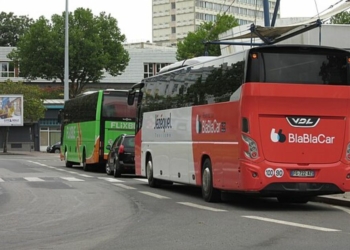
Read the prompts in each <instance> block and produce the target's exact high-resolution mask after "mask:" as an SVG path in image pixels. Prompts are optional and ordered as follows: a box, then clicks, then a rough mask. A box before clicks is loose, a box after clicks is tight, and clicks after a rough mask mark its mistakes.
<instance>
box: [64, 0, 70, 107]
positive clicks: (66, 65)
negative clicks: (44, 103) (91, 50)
mask: <svg viewBox="0 0 350 250" xmlns="http://www.w3.org/2000/svg"><path fill="white" fill-rule="evenodd" d="M68 17H69V13H68V0H66V18H65V23H66V25H65V26H66V28H65V37H64V39H65V42H64V43H65V45H64V100H65V101H67V100H68V99H69V55H68V49H69V45H68V44H69V43H68V41H69V37H68V34H69V32H68Z"/></svg>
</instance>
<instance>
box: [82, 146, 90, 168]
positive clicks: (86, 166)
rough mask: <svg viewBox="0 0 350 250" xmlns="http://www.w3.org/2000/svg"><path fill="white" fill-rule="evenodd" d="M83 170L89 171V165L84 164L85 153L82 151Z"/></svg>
mask: <svg viewBox="0 0 350 250" xmlns="http://www.w3.org/2000/svg"><path fill="white" fill-rule="evenodd" d="M83 170H84V171H89V165H88V164H86V153H85V149H84V151H83Z"/></svg>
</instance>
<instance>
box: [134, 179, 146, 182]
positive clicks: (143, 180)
mask: <svg viewBox="0 0 350 250" xmlns="http://www.w3.org/2000/svg"><path fill="white" fill-rule="evenodd" d="M134 180H137V181H142V182H148V180H147V179H138V178H134Z"/></svg>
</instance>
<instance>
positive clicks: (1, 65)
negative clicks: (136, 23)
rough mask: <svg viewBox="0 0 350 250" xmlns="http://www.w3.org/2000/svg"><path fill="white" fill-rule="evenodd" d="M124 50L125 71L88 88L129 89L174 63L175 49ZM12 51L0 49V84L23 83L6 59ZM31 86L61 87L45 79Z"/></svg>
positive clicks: (152, 46)
mask: <svg viewBox="0 0 350 250" xmlns="http://www.w3.org/2000/svg"><path fill="white" fill-rule="evenodd" d="M124 48H125V49H126V50H127V51H128V52H129V57H130V61H129V65H128V66H127V67H126V69H125V71H124V72H123V73H122V74H121V75H119V76H117V77H114V76H111V75H109V74H108V73H105V74H104V76H103V79H101V81H100V83H98V84H91V85H89V88H90V87H91V88H101V89H104V88H123V89H125V88H129V87H130V86H131V85H133V84H135V83H138V82H139V81H141V80H142V79H143V78H144V77H149V76H152V75H154V74H156V73H157V72H158V71H159V70H160V68H161V67H164V66H166V65H168V64H171V63H174V62H176V48H175V47H165V46H159V45H156V44H152V43H135V44H125V45H124ZM12 50H13V47H0V82H4V81H6V80H7V79H11V80H12V81H14V82H17V81H25V79H23V78H21V77H19V76H18V69H16V68H14V66H13V63H12V62H11V60H10V59H8V58H7V55H8V54H9V53H10V52H11V51H12ZM31 84H36V85H42V86H51V87H57V86H62V87H63V83H61V82H58V81H48V80H46V79H37V80H35V81H31Z"/></svg>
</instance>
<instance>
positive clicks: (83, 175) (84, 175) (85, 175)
mask: <svg viewBox="0 0 350 250" xmlns="http://www.w3.org/2000/svg"><path fill="white" fill-rule="evenodd" d="M76 174H77V173H76ZM77 175H79V176H82V177H92V176H90V175H87V174H77Z"/></svg>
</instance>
